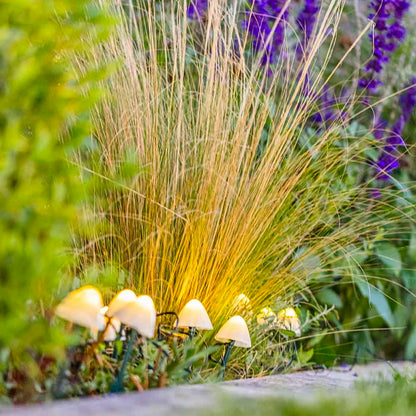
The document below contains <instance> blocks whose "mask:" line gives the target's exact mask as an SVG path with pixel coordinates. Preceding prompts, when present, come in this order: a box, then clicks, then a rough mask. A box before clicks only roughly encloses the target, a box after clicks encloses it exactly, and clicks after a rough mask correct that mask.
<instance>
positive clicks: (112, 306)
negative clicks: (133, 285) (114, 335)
mask: <svg viewBox="0 0 416 416" xmlns="http://www.w3.org/2000/svg"><path fill="white" fill-rule="evenodd" d="M136 298H137V297H136V295H135V294H134V292H133V291H132V290H130V289H123V290H122V291H121V292H118V293H117V295H115V296H114V298H113V299H112V300H111V302H110V303H109V305H108V309H107V312H106V313H105V314H106V315H107V316H114V313H116V312H117V310H118V309H120V308H121V307H123V306H124V305H125V304H126V303H129V302H133V301H134V300H136Z"/></svg>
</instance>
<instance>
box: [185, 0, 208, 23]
mask: <svg viewBox="0 0 416 416" xmlns="http://www.w3.org/2000/svg"><path fill="white" fill-rule="evenodd" d="M207 9H208V0H192V2H191V4H190V5H189V7H188V10H187V14H188V17H189V18H190V19H192V20H201V19H202V17H203V16H204V15H205V13H206V12H207Z"/></svg>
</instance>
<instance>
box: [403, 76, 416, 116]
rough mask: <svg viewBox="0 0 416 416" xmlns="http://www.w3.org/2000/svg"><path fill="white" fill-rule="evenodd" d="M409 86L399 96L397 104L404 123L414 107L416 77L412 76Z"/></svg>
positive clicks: (415, 100)
mask: <svg viewBox="0 0 416 416" xmlns="http://www.w3.org/2000/svg"><path fill="white" fill-rule="evenodd" d="M409 86H410V88H409V89H407V90H406V91H405V93H404V94H402V95H401V96H400V99H399V105H400V109H401V110H402V115H403V117H404V120H405V123H407V122H408V121H409V119H410V116H411V115H412V112H413V110H414V108H415V107H416V77H413V78H412V80H411V81H410V85H409Z"/></svg>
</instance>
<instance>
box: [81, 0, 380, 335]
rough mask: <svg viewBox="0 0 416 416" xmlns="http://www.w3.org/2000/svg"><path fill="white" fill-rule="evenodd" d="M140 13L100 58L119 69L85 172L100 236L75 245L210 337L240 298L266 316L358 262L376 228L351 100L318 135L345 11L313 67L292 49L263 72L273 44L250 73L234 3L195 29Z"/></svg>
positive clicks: (320, 45) (157, 6) (158, 6)
mask: <svg viewBox="0 0 416 416" xmlns="http://www.w3.org/2000/svg"><path fill="white" fill-rule="evenodd" d="M134 4H135V5H133V3H130V2H127V4H126V3H124V6H123V7H122V6H121V3H116V6H114V7H115V8H116V12H117V13H118V15H119V19H120V23H119V25H118V27H117V30H116V32H115V33H114V34H113V36H112V38H111V39H110V41H109V42H106V43H105V44H103V45H101V47H100V48H96V50H95V54H94V55H93V56H92V59H93V60H94V63H95V64H97V65H102V64H107V63H109V62H114V61H117V62H118V63H119V65H118V66H117V68H116V69H115V71H114V72H113V73H112V75H111V76H110V77H109V78H108V79H107V80H106V81H104V82H103V83H102V85H101V87H102V89H104V90H105V91H106V95H105V98H104V99H103V101H102V102H101V103H100V105H98V106H96V107H95V109H94V110H93V112H92V118H93V134H94V138H93V141H92V144H91V147H90V149H89V151H88V152H80V153H79V155H78V157H77V158H76V160H75V161H74V163H75V164H76V165H77V166H78V167H79V168H80V172H81V173H82V176H83V177H84V178H88V179H89V181H93V183H94V192H93V194H92V195H87V198H86V204H85V217H86V219H87V221H86V222H87V223H88V224H89V226H90V229H89V231H88V232H87V233H84V234H83V233H77V234H76V235H75V236H74V241H75V256H76V262H77V264H76V271H77V273H78V274H79V273H82V272H83V271H85V270H88V269H89V268H90V267H95V268H97V267H98V268H99V269H100V268H105V267H111V269H112V270H113V271H116V275H120V276H124V280H123V282H124V284H125V285H128V286H129V287H131V288H132V289H133V290H134V291H135V292H139V293H146V294H149V295H150V296H152V298H153V299H154V301H155V305H156V306H157V309H158V312H163V311H176V312H178V311H179V310H180V309H181V308H182V307H183V306H184V305H185V303H186V302H187V301H188V300H189V299H193V298H196V299H198V300H200V301H201V302H202V303H203V305H204V306H205V307H206V309H207V311H208V313H209V316H210V317H211V319H212V322H213V325H214V327H215V326H218V325H219V324H222V323H224V322H225V321H226V320H227V319H228V318H230V317H231V315H230V313H231V311H232V306H233V301H234V299H235V298H236V297H237V296H238V295H239V294H240V293H244V294H246V295H247V297H248V298H249V299H250V301H251V306H252V308H253V312H254V313H259V312H260V310H261V309H262V308H263V307H265V306H268V305H270V304H272V303H273V302H274V300H275V299H277V298H279V297H280V298H284V299H289V298H290V297H291V296H293V295H294V294H295V293H296V292H297V291H299V290H303V289H305V288H306V287H307V285H308V284H309V283H310V282H311V281H312V280H314V279H315V280H316V279H318V278H319V277H322V276H323V275H325V273H326V271H327V270H328V268H329V267H330V266H329V265H330V263H331V262H332V261H336V260H337V259H338V258H339V256H344V257H348V258H353V257H352V256H353V255H354V242H356V241H357V240H363V239H366V237H367V236H371V235H372V234H374V233H375V232H376V230H377V227H378V226H380V225H381V220H379V217H378V216H377V205H376V204H377V202H376V201H373V202H372V205H371V209H369V208H368V205H367V195H368V192H367V190H366V184H365V183H364V184H359V183H358V182H357V183H354V182H352V181H351V179H350V178H349V176H348V173H349V171H350V170H352V169H360V168H365V167H366V166H367V165H368V164H369V162H368V159H367V154H366V150H367V149H368V148H369V147H370V146H371V145H373V144H374V140H373V139H371V135H370V134H367V132H366V131H365V130H364V129H359V128H354V129H352V128H351V129H350V128H349V126H348V123H349V122H350V119H351V117H353V114H354V112H353V108H354V95H353V94H352V95H351V96H350V98H349V99H348V100H347V102H345V103H344V104H343V109H344V116H343V117H342V118H337V117H334V118H333V119H332V120H330V122H329V123H328V125H327V126H326V128H325V129H322V130H320V131H319V132H317V133H313V132H312V133H311V130H310V129H308V126H309V124H308V123H309V122H310V118H311V116H312V115H313V114H314V113H315V112H316V97H317V96H319V94H322V92H323V90H324V88H325V85H326V83H327V81H328V79H324V77H323V74H324V67H325V65H326V64H327V63H328V61H329V59H330V56H331V51H332V48H333V46H334V43H335V38H336V31H335V30H329V29H330V28H331V27H334V26H335V27H336V26H337V24H338V22H339V19H340V16H341V11H342V2H340V1H330V2H327V4H325V7H324V8H323V9H322V10H320V11H319V13H317V14H316V19H317V24H316V25H314V28H313V30H312V29H308V30H309V32H308V40H307V41H308V45H307V47H306V46H305V50H307V54H306V53H305V54H304V56H303V57H302V58H301V59H300V58H299V52H298V51H296V52H294V53H289V49H288V47H287V46H286V43H285V42H283V43H282V45H281V46H279V49H280V51H281V53H280V55H278V58H276V59H275V60H274V61H273V62H270V65H266V67H265V65H264V56H266V60H268V58H267V56H268V53H269V52H268V51H269V48H268V45H269V44H270V45H273V42H274V39H275V38H274V36H273V32H270V33H269V35H268V36H266V38H265V39H263V40H262V41H263V42H264V47H262V48H261V49H259V50H258V51H256V52H257V54H256V57H255V59H252V58H248V57H247V54H246V51H247V50H248V49H249V48H250V47H252V39H251V35H250V33H249V32H250V31H249V30H248V31H245V30H244V27H243V26H244V25H242V20H243V19H245V18H246V14H245V12H242V13H240V12H241V10H240V9H239V2H228V1H220V0H213V1H210V2H208V4H209V6H208V7H207V8H206V9H204V10H203V11H200V8H196V5H195V7H194V8H193V9H192V15H193V16H194V18H192V19H191V18H190V16H189V4H188V2H187V1H179V2H177V1H171V2H157V1H152V0H151V1H147V2H144V1H143V2H142V1H139V2H138V3H137V5H136V3H134ZM282 10H283V9H282ZM201 14H202V15H201ZM281 15H282V16H283V15H284V13H281ZM251 18H252V19H253V18H255V15H252V17H251ZM274 26H275V27H279V20H278V19H277V20H276V19H275V22H274ZM367 29H368V28H367ZM288 30H289V29H288V27H286V34H285V37H288V36H290V33H288ZM360 36H363V34H361V35H360ZM302 42H304V39H303V38H302ZM322 51H327V52H325V54H324V56H322V54H321V53H322ZM286 52H287V53H286ZM272 64H273V65H272ZM84 65H85V62H84V61H81V60H80V61H79V62H78V66H79V70H80V71H82V68H83V66H84ZM271 65H272V66H271ZM339 65H341V63H339V64H338V65H336V66H335V70H336V69H337V68H338V67H339ZM269 69H270V70H271V71H269ZM306 84H307V86H308V88H307V89H305V85H306ZM347 247H348V248H347ZM334 253H338V254H337V255H334ZM113 286H114V290H117V289H118V288H119V287H118V286H119V284H118V282H117V281H116V280H114V281H113Z"/></svg>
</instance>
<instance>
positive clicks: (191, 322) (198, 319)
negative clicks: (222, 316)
mask: <svg viewBox="0 0 416 416" xmlns="http://www.w3.org/2000/svg"><path fill="white" fill-rule="evenodd" d="M178 327H179V328H185V327H188V328H197V329H205V330H210V329H212V323H211V320H210V319H209V316H208V313H207V311H206V310H205V308H204V306H203V305H202V303H201V302H200V301H199V300H197V299H192V300H190V301H189V302H188V303H187V304H186V305H185V306H184V307H183V308H182V310H181V311H180V312H179V315H178Z"/></svg>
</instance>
